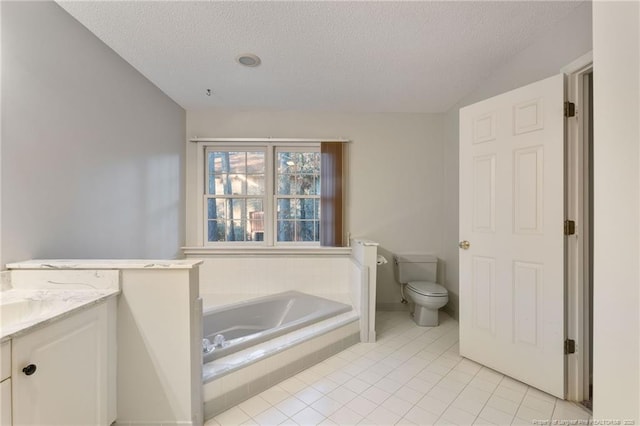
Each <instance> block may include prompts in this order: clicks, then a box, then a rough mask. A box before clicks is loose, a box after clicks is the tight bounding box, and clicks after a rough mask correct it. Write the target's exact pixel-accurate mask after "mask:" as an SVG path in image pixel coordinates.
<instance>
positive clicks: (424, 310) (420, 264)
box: [393, 254, 449, 327]
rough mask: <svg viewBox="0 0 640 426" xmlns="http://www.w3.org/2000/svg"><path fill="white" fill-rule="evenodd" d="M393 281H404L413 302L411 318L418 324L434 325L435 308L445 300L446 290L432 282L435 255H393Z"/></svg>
mask: <svg viewBox="0 0 640 426" xmlns="http://www.w3.org/2000/svg"><path fill="white" fill-rule="evenodd" d="M393 260H394V265H395V268H394V269H395V275H396V280H397V281H398V282H399V283H400V285H403V284H406V285H407V286H406V290H405V291H406V294H407V296H408V297H409V299H411V301H412V302H413V303H414V309H413V312H412V314H411V315H412V317H413V320H414V321H415V323H416V324H418V325H419V326H422V327H435V326H436V325H438V309H440V308H442V307H443V306H444V305H446V304H447V302H448V301H449V293H448V292H447V289H446V288H444V287H443V286H441V285H440V284H438V283H436V276H437V272H438V258H437V257H436V256H432V255H429V254H396V255H394V256H393Z"/></svg>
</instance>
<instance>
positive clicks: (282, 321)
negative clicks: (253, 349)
mask: <svg viewBox="0 0 640 426" xmlns="http://www.w3.org/2000/svg"><path fill="white" fill-rule="evenodd" d="M351 309H352V308H351V306H349V305H347V304H344V303H340V302H336V301H333V300H329V299H325V298H322V297H317V296H312V295H309V294H305V293H300V292H297V291H287V292H284V293H278V294H275V295H272V296H266V297H260V298H256V299H251V300H247V301H244V302H240V303H235V304H233V305H228V306H224V307H220V308H213V309H209V310H207V311H205V312H204V314H203V319H202V326H203V337H204V338H205V339H207V343H210V344H209V345H207V346H208V347H209V349H208V350H207V351H205V353H204V354H203V362H204V363H208V362H210V361H213V360H215V359H218V358H221V357H223V356H226V355H229V354H232V353H234V352H237V351H240V350H242V349H245V348H248V347H250V346H253V345H257V344H259V343H262V342H265V341H267V340H271V339H273V338H275V337H278V336H282V335H283V334H286V333H289V332H291V331H294V330H297V329H300V328H302V327H305V326H308V325H310V324H313V323H316V322H319V321H322V320H325V319H327V318H331V317H334V316H336V315H340V314H342V313H345V312H349V311H350V310H351ZM221 336H222V337H221ZM214 343H218V344H214Z"/></svg>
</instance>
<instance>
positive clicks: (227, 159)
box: [207, 151, 265, 195]
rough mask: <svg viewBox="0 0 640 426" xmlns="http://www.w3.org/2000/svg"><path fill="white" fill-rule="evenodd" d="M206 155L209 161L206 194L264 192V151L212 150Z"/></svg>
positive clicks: (253, 193) (256, 193) (252, 193)
mask: <svg viewBox="0 0 640 426" xmlns="http://www.w3.org/2000/svg"><path fill="white" fill-rule="evenodd" d="M207 155H208V157H207V158H208V161H209V170H208V172H209V174H208V185H207V191H208V194H216V195H246V194H250V195H262V194H264V192H265V190H264V187H265V183H264V179H265V178H264V174H265V153H264V152H225V151H213V152H209V153H208V154H207Z"/></svg>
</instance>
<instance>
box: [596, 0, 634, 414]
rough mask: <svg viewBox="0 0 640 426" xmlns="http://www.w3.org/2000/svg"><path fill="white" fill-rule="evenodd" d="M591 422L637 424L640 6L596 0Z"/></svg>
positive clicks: (631, 3) (630, 3)
mask: <svg viewBox="0 0 640 426" xmlns="http://www.w3.org/2000/svg"><path fill="white" fill-rule="evenodd" d="M593 61H594V89H593V92H594V117H595V118H594V157H595V159H594V198H595V203H594V217H595V219H594V234H595V235H594V241H595V249H594V307H593V308H594V320H593V326H594V330H593V334H594V348H593V351H594V360H593V362H594V365H593V369H594V377H593V382H594V383H593V389H594V395H593V410H594V411H593V417H594V419H634V420H635V423H636V424H637V423H638V421H640V347H639V346H640V318H639V316H638V315H639V312H640V309H639V307H640V271H639V269H638V268H639V265H640V220H639V219H640V192H639V191H640V189H639V188H640V173H639V172H638V170H639V169H640V3H638V2H595V3H594V5H593Z"/></svg>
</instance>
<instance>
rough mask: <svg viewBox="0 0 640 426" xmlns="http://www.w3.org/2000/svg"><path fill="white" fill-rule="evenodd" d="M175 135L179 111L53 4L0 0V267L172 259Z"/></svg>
mask: <svg viewBox="0 0 640 426" xmlns="http://www.w3.org/2000/svg"><path fill="white" fill-rule="evenodd" d="M184 132H185V113H184V110H183V109H182V108H181V107H180V106H179V105H177V104H176V103H175V102H173V101H172V100H171V99H169V98H168V97H167V96H166V95H165V94H164V93H162V92H161V91H160V90H159V89H158V88H157V87H155V86H154V85H153V84H151V83H150V82H149V81H148V80H147V79H146V78H144V77H143V76H142V75H140V74H139V73H138V72H137V71H136V70H135V69H134V68H133V67H131V66H130V65H129V64H128V63H127V62H125V61H124V60H123V59H122V58H120V57H119V56H118V55H116V54H115V53H114V52H113V51H112V50H110V49H109V48H108V47H107V46H105V45H104V44H103V43H102V42H101V41H99V40H98V39H97V38H96V37H95V36H94V35H93V34H91V33H90V32H89V31H88V30H87V29H85V28H84V27H83V26H82V25H80V24H79V23H78V22H77V21H75V19H73V18H72V17H71V16H70V15H68V14H67V13H66V12H65V11H64V10H63V9H62V8H60V7H59V6H58V5H57V4H56V3H54V2H3V4H2V182H1V185H2V190H1V194H2V204H1V207H2V211H1V217H2V223H1V228H2V241H1V251H2V259H1V265H4V264H5V263H8V262H12V261H18V260H23V259H26V258H47V257H51V258H56V257H76V258H91V257H93V258H101V257H110V258H126V257H138V258H152V257H160V258H162V257H174V256H176V255H178V254H179V247H180V246H182V244H183V240H184V231H183V225H182V224H183V220H184V214H183V210H184V207H183V206H184V196H183V194H184V178H183V174H184V164H183V163H184ZM1 265H0V266H1Z"/></svg>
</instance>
